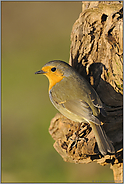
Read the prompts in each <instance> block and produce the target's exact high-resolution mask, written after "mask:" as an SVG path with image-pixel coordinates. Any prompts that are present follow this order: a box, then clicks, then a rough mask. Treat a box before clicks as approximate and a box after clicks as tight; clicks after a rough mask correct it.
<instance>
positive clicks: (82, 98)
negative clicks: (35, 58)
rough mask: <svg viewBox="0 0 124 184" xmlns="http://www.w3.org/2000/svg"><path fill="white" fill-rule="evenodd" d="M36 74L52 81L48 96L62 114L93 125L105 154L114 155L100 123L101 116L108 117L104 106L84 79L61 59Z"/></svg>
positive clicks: (45, 66) (102, 151) (73, 119)
mask: <svg viewBox="0 0 124 184" xmlns="http://www.w3.org/2000/svg"><path fill="white" fill-rule="evenodd" d="M35 74H44V75H46V76H47V78H48V79H49V97H50V100H51V102H52V103H53V105H54V106H55V108H56V109H57V110H58V111H59V112H60V113H62V114H63V115H64V116H66V117H67V118H69V119H71V120H72V121H75V122H80V124H82V122H84V121H85V122H88V123H89V124H90V126H91V127H92V130H93V132H94V135H95V138H96V141H97V144H98V148H99V151H100V152H101V154H102V155H106V154H107V152H109V153H114V152H115V150H114V147H113V145H112V143H111V141H110V140H109V139H108V137H107V135H106V133H105V131H104V130H103V129H102V126H101V121H100V120H99V115H100V114H102V115H103V116H106V112H105V110H104V108H103V104H102V102H101V100H100V98H99V96H98V95H97V93H96V91H95V90H94V89H93V88H92V86H91V85H90V84H89V83H88V82H87V81H86V79H85V78H83V77H82V76H81V75H80V74H79V73H77V72H76V71H75V70H74V68H72V67H71V66H70V65H69V64H67V63H66V62H64V61H60V60H54V61H50V62H48V63H46V64H45V65H44V66H43V67H42V69H41V70H40V71H37V72H36V73H35Z"/></svg>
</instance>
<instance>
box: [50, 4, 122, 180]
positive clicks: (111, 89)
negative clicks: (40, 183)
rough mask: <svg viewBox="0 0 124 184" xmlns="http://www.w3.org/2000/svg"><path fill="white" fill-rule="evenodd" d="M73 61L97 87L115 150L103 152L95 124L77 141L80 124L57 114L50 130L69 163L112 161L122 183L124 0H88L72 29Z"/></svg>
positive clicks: (86, 128) (116, 174)
mask: <svg viewBox="0 0 124 184" xmlns="http://www.w3.org/2000/svg"><path fill="white" fill-rule="evenodd" d="M69 63H70V65H72V66H73V67H74V68H75V69H76V70H77V71H78V72H79V73H80V74H81V75H82V76H83V77H84V78H86V80H87V81H88V82H89V83H90V84H91V85H92V86H93V87H94V89H95V90H96V91H97V93H98V95H99V97H100V99H101V100H102V102H103V104H104V108H105V110H106V112H107V117H106V118H105V119H104V121H103V128H104V130H105V132H106V134H107V136H108V137H109V139H110V140H111V141H112V142H113V145H114V147H115V151H116V153H115V154H113V155H112V154H108V155H106V156H102V155H101V154H100V152H99V150H98V147H97V143H96V139H95V136H94V134H93V132H92V128H91V127H90V125H88V124H84V126H83V127H82V130H81V137H82V139H81V140H79V141H77V145H75V144H74V139H75V136H76V135H75V133H76V131H77V130H78V124H77V123H75V122H73V121H71V120H69V119H67V118H66V117H64V116H63V115H61V114H57V115H56V116H55V117H54V118H53V119H52V121H51V125H50V127H49V132H50V134H51V136H52V137H53V139H54V140H55V143H54V148H55V149H56V150H57V152H58V153H59V154H60V155H61V156H62V157H63V159H64V161H66V162H72V163H89V162H92V161H96V162H97V163H99V164H101V165H106V164H108V163H110V168H111V169H113V174H114V179H115V182H116V183H121V182H123V160H122V155H123V143H122V140H123V127H122V126H123V120H122V119H123V4H122V2H121V1H111V2H108V1H101V2H100V1H93V2H91V1H89V2H87V1H83V2H82V12H81V13H80V16H79V18H78V19H77V20H76V22H75V23H74V25H73V28H72V32H71V47H70V59H69Z"/></svg>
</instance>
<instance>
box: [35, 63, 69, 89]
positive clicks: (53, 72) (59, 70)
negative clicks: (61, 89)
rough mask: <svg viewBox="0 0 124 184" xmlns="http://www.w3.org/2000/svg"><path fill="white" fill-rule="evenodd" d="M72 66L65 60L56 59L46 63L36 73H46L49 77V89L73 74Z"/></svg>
mask: <svg viewBox="0 0 124 184" xmlns="http://www.w3.org/2000/svg"><path fill="white" fill-rule="evenodd" d="M70 69H72V67H71V66H70V65H69V64H67V63H65V62H64V61H60V60H54V61H50V62H48V63H46V64H45V65H44V66H43V67H42V69H41V70H40V71H37V72H36V73H35V74H44V75H46V76H47V78H48V79H49V90H50V89H51V88H52V87H53V86H54V85H55V84H56V83H58V82H59V81H61V80H62V79H63V78H65V77H68V76H69V75H70V74H71V71H70Z"/></svg>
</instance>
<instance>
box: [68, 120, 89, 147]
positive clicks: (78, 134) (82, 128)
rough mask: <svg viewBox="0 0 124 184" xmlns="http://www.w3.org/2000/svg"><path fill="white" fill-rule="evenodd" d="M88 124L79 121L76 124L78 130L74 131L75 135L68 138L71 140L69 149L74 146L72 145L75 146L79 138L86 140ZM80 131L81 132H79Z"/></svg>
mask: <svg viewBox="0 0 124 184" xmlns="http://www.w3.org/2000/svg"><path fill="white" fill-rule="evenodd" d="M88 126H89V125H87V123H80V124H79V125H78V130H77V131H76V132H75V133H74V134H75V136H74V137H73V138H71V137H72V136H71V137H70V138H69V139H70V140H71V141H73V142H72V143H71V149H72V148H73V147H74V146H77V143H78V142H79V141H81V140H84V141H85V142H87V138H86V134H87V132H86V130H87V128H88ZM80 131H81V132H80Z"/></svg>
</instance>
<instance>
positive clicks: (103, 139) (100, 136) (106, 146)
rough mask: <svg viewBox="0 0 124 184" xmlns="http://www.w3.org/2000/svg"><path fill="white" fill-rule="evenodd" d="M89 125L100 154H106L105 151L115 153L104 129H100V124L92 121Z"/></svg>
mask: <svg viewBox="0 0 124 184" xmlns="http://www.w3.org/2000/svg"><path fill="white" fill-rule="evenodd" d="M90 124H91V127H92V129H93V132H94V135H95V138H96V141H97V144H98V148H99V151H100V152H101V154H102V155H106V154H107V152H109V153H115V149H114V147H113V145H112V143H111V142H110V140H109V139H108V137H107V135H106V133H105V131H104V130H103V129H102V127H101V126H100V125H96V124H94V123H91V122H90Z"/></svg>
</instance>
